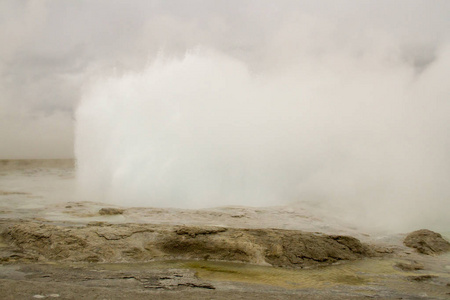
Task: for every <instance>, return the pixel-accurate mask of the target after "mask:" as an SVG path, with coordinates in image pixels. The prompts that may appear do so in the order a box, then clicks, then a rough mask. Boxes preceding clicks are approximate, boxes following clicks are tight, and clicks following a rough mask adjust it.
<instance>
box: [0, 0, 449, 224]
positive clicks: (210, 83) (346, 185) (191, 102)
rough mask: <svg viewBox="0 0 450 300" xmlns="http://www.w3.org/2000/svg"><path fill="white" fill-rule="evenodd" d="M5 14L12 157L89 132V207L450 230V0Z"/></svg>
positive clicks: (2, 105)
mask: <svg viewBox="0 0 450 300" xmlns="http://www.w3.org/2000/svg"><path fill="white" fill-rule="evenodd" d="M0 6H1V7H0V11H1V13H0V14H1V15H0V25H1V26H0V43H1V44H2V45H4V46H2V48H1V49H0V53H1V58H2V59H1V60H0V76H1V77H0V78H1V81H0V95H1V98H0V137H1V139H2V142H1V143H0V155H1V156H2V158H25V157H26V158H30V157H36V158H50V157H71V156H73V141H74V140H75V147H74V149H75V156H76V158H77V159H78V166H79V170H78V171H79V172H78V180H79V183H80V188H81V195H82V197H84V198H86V199H92V200H101V201H106V202H107V201H111V202H113V203H118V204H121V205H142V206H171V207H210V206H218V205H229V204H233V205H235V204H239V205H253V206H260V205H261V206H262V205H280V204H287V203H292V202H297V201H308V202H311V203H317V205H323V206H325V207H327V209H329V210H330V211H333V212H336V213H339V212H342V213H343V215H345V217H348V218H353V219H355V220H356V221H360V222H362V221H364V222H367V223H370V222H374V223H383V224H385V226H386V227H390V226H391V227H402V226H403V227H412V226H413V224H417V223H420V224H430V226H440V227H442V228H448V226H449V223H448V222H449V221H448V220H447V219H448V216H447V212H448V211H449V209H450V204H449V203H450V201H449V198H450V187H449V185H448V178H449V175H450V155H449V153H450V151H449V150H450V137H449V134H448V132H449V130H450V117H449V116H450V99H449V96H450V86H449V84H448V78H450V43H449V41H450V30H449V28H450V4H449V3H448V2H447V1H433V2H430V1H339V2H338V1H277V2H273V1H189V2H187V1H136V2H133V4H132V5H131V4H129V3H126V2H121V1H95V2H92V1H73V2H70V1H69V2H58V1H28V2H16V1H5V2H2V4H0ZM74 120H76V124H75V121H74ZM74 128H75V138H74V136H73V130H74Z"/></svg>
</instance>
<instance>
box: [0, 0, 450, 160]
mask: <svg viewBox="0 0 450 300" xmlns="http://www.w3.org/2000/svg"><path fill="white" fill-rule="evenodd" d="M449 41H450V1H445V0H442V1H438V0H434V1H429V0H424V1H414V0H405V1H394V0H388V1H380V0H377V1H362V0H361V1H334V0H331V1H317V0H314V1H298V0H296V1H280V0H278V1H261V0H254V1H242V0H239V1H230V0H227V1H218V0H215V1H198V0H195V1H185V0H179V1H170V0H165V1H162V0H161V1H148V0H145V1H112V0H105V1H100V0H99V1H92V0H89V1H79V0H76V1H75V0H74V1H41V0H39V1H16V0H12V1H8V0H3V1H0V45H1V46H0V158H51V157H72V156H73V139H74V134H73V123H74V110H75V108H76V106H77V102H78V101H79V99H80V97H81V95H82V93H83V90H84V89H85V88H86V86H88V85H89V83H90V82H91V81H92V80H94V79H95V78H98V77H99V76H100V77H101V76H111V75H113V74H116V75H117V74H121V73H126V72H130V71H140V70H142V69H143V68H144V67H145V66H146V65H147V64H148V63H149V62H151V61H152V60H153V59H154V58H155V57H156V55H158V53H164V55H166V56H171V55H176V56H182V55H184V53H185V52H186V50H188V49H191V48H194V47H197V46H205V47H208V48H212V49H215V50H218V51H220V52H222V53H225V54H227V55H229V56H231V57H235V58H236V59H239V60H240V61H242V62H244V63H245V64H247V66H248V67H249V69H250V70H251V71H252V72H254V73H255V74H258V73H274V72H275V73H276V72H279V71H280V70H283V69H284V68H288V67H289V65H290V64H292V63H293V62H295V59H296V57H297V56H298V52H299V51H300V52H303V53H305V55H312V56H320V55H324V54H326V53H330V52H332V53H339V52H340V51H346V53H353V54H354V55H355V56H358V55H364V53H365V52H366V51H367V49H371V51H374V49H375V51H376V50H377V49H378V48H380V50H379V51H380V52H382V53H383V55H385V56H386V59H394V60H404V61H405V62H407V63H409V64H411V65H412V66H414V68H415V70H416V71H417V73H418V74H420V72H422V71H423V70H424V69H426V68H427V66H428V65H430V64H432V62H433V60H434V59H435V58H436V57H437V56H438V55H439V53H440V51H441V49H444V48H445V47H448V45H449ZM299 49H301V50H299ZM445 80H447V81H448V78H445V79H444V78H442V81H443V82H445ZM447 84H448V82H447ZM98 113H99V114H101V112H98Z"/></svg>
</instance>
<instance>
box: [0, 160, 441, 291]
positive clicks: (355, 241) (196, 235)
mask: <svg viewBox="0 0 450 300" xmlns="http://www.w3.org/2000/svg"><path fill="white" fill-rule="evenodd" d="M83 200H86V199H79V198H77V196H76V189H75V179H74V169H73V161H70V160H66V161H58V160H51V161H0V232H1V236H0V263H1V265H0V295H2V299H30V298H61V299H79V298H86V299H143V298H146V299H148V298H158V299H175V298H177V299H178V298H180V297H182V298H183V299H225V298H227V299H230V298H231V299H244V298H245V299H256V298H258V299H294V298H295V299H367V298H380V299H422V298H427V299H448V298H450V255H449V253H448V252H447V251H448V250H449V249H450V244H448V242H447V241H446V240H445V238H443V237H442V236H441V235H439V234H437V233H434V232H431V231H427V230H421V231H417V232H414V233H411V234H409V235H406V234H386V233H385V232H367V231H364V230H361V229H360V228H358V227H357V226H355V225H354V224H347V223H345V222H343V221H342V220H339V219H337V218H332V217H329V215H326V214H324V213H323V211H322V210H321V208H320V207H317V206H314V205H311V204H308V203H303V204H298V205H295V206H283V207H270V208H267V207H266V208H247V207H219V208H210V209H203V210H181V209H168V208H132V207H117V206H110V205H106V204H102V203H97V202H90V201H83Z"/></svg>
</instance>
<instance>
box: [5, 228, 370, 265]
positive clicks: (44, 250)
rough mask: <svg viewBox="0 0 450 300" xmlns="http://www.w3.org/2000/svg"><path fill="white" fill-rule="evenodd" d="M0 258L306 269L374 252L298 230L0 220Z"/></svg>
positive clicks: (338, 238)
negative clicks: (215, 262) (221, 263)
mask: <svg viewBox="0 0 450 300" xmlns="http://www.w3.org/2000/svg"><path fill="white" fill-rule="evenodd" d="M0 228H1V229H2V240H3V244H4V245H5V247H2V248H1V249H0V250H1V251H0V252H1V253H0V261H2V262H14V261H27V260H28V261H42V262H45V261H68V262H79V261H87V262H114V263H116V262H144V261H152V260H172V259H189V260H192V259H194V260H218V261H234V262H246V263H253V264H262V265H273V266H282V267H306V266H314V265H318V264H330V263H334V262H337V261H341V260H356V259H360V258H364V257H369V256H373V255H374V251H372V250H371V249H370V248H369V247H368V246H367V245H365V244H362V243H361V242H360V241H359V240H358V239H356V238H353V237H349V236H342V235H325V234H320V233H308V232H303V231H297V230H282V229H239V228H225V227H212V226H201V227H199V226H170V225H166V226H165V225H149V224H107V223H99V222H96V223H91V224H88V225H87V226H75V225H55V224H52V223H47V224H42V223H37V222H22V223H17V224H0Z"/></svg>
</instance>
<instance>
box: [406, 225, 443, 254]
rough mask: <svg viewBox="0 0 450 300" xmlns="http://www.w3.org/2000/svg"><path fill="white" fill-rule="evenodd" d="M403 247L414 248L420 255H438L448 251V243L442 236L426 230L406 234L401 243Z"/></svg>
mask: <svg viewBox="0 0 450 300" xmlns="http://www.w3.org/2000/svg"><path fill="white" fill-rule="evenodd" d="M403 243H404V244H405V246H407V247H411V248H415V249H416V250H417V251H418V252H419V253H422V254H428V255H431V254H439V253H443V252H447V251H450V243H449V242H447V241H446V240H445V239H444V238H443V237H442V235H440V234H439V233H436V232H434V231H431V230H428V229H421V230H417V231H414V232H411V233H410V234H408V235H407V236H406V238H405V240H404V241H403Z"/></svg>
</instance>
